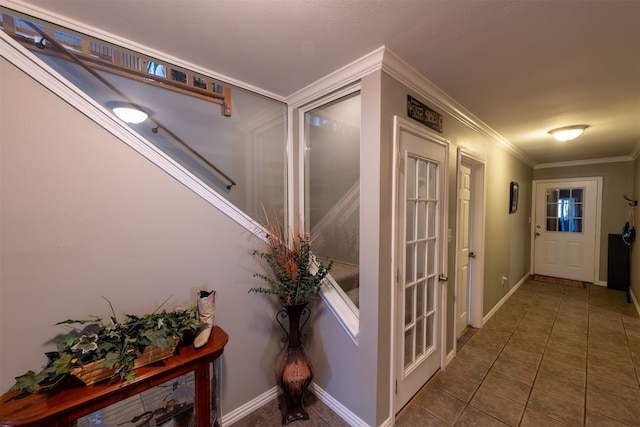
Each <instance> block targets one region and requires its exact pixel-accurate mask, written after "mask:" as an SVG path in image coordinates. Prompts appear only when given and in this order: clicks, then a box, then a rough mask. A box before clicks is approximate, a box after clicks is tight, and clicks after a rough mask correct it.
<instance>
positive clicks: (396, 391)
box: [396, 380, 398, 394]
mask: <svg viewBox="0 0 640 427" xmlns="http://www.w3.org/2000/svg"><path fill="white" fill-rule="evenodd" d="M396 394H398V380H396Z"/></svg>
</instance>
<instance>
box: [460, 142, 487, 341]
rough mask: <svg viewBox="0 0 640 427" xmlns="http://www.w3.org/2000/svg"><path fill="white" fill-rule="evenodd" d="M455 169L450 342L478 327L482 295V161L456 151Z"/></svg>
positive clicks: (480, 324)
mask: <svg viewBox="0 0 640 427" xmlns="http://www.w3.org/2000/svg"><path fill="white" fill-rule="evenodd" d="M457 170H458V174H457V185H456V188H457V208H456V242H455V245H456V260H455V271H456V286H455V291H456V295H455V302H454V310H455V319H456V323H455V328H454V336H453V342H454V343H455V342H456V341H457V339H458V338H460V336H461V335H462V334H463V333H464V331H465V329H466V328H467V326H472V327H475V328H480V327H482V305H483V292H484V255H483V254H484V162H483V161H481V160H478V159H476V158H475V157H473V156H472V155H470V154H468V153H465V152H463V151H462V150H461V149H458V158H457Z"/></svg>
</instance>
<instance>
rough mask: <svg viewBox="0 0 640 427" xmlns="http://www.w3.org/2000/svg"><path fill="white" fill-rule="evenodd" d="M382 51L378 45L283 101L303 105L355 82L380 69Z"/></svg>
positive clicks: (383, 49) (294, 106) (293, 105)
mask: <svg viewBox="0 0 640 427" xmlns="http://www.w3.org/2000/svg"><path fill="white" fill-rule="evenodd" d="M384 51H385V47H384V46H381V47H379V48H378V49H376V50H374V51H372V52H370V53H368V54H366V55H364V56H362V57H360V58H359V59H356V60H355V61H353V62H351V63H349V64H347V65H345V66H344V67H342V68H340V69H338V70H336V71H334V72H333V73H331V74H329V75H327V76H325V77H323V78H321V79H320V80H316V81H315V82H314V83H311V84H310V85H308V86H306V87H304V88H302V89H300V90H299V91H297V92H294V93H292V94H291V95H289V96H288V97H287V98H286V101H285V102H286V103H287V104H288V105H289V107H291V108H299V107H303V106H305V105H306V104H309V103H311V102H314V101H316V100H317V99H318V98H322V97H324V96H326V95H328V94H330V93H332V92H334V91H337V90H339V89H342V88H343V87H344V86H347V85H350V84H352V83H354V82H357V81H358V80H360V79H362V77H364V76H366V75H368V74H371V73H373V72H375V71H377V70H380V69H381V67H382V59H383V56H384Z"/></svg>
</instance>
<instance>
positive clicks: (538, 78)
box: [2, 0, 640, 164]
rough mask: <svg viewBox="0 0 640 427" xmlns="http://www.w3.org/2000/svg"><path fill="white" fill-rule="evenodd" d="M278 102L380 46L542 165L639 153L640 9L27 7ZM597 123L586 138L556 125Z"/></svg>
mask: <svg viewBox="0 0 640 427" xmlns="http://www.w3.org/2000/svg"><path fill="white" fill-rule="evenodd" d="M2 3H3V4H5V5H7V6H8V7H12V5H19V6H21V7H22V8H23V9H24V8H25V7H27V8H30V7H35V8H36V9H35V10H38V11H48V12H50V13H51V14H53V15H54V16H61V17H65V18H66V19H68V20H71V21H76V22H81V23H83V24H85V25H88V26H92V27H95V28H97V29H100V30H101V31H104V32H108V33H111V34H114V35H117V36H119V37H122V38H125V39H128V40H132V41H134V42H136V43H137V44H141V45H144V46H147V47H149V48H151V49H153V50H157V51H161V52H164V53H166V54H168V55H170V56H174V57H177V58H180V59H182V60H184V61H186V62H190V63H193V64H197V65H198V66H201V67H202V68H205V69H210V70H214V71H215V72H216V73H218V74H220V75H224V76H229V77H230V78H233V80H234V81H236V82H243V83H246V84H248V85H250V86H252V87H255V88H260V89H261V90H262V91H265V92H267V93H270V94H273V95H275V96H277V97H279V98H286V97H287V96H288V95H291V94H293V93H295V92H296V91H298V90H300V89H302V88H304V87H306V86H307V85H309V84H311V83H313V82H314V81H316V80H318V79H320V78H321V77H324V76H326V75H327V74H329V73H331V72H333V71H335V70H336V69H338V68H341V67H343V66H345V65H347V64H349V63H350V62H352V61H354V60H356V59H358V58H360V57H361V56H363V55H365V54H367V53H369V52H371V51H373V50H374V49H376V48H378V47H380V46H382V45H385V46H387V47H388V48H389V49H390V50H391V51H393V52H394V53H395V54H396V55H397V56H399V57H400V58H402V59H403V60H404V61H406V62H407V63H408V64H410V65H411V66H412V67H413V68H415V69H416V70H417V71H418V72H420V73H421V74H422V75H423V76H425V77H426V78H427V79H429V80H430V81H432V82H433V83H434V84H435V85H437V86H438V87H440V88H441V89H442V90H444V91H445V92H446V93H447V94H448V95H450V96H451V97H452V98H454V99H455V100H456V101H458V102H459V103H460V104H462V105H463V106H465V107H466V108H467V109H468V110H469V111H471V112H472V113H473V114H474V115H475V116H476V117H478V118H479V119H480V120H482V121H483V122H484V123H486V124H487V125H488V126H490V127H491V128H493V129H494V130H495V131H496V132H498V133H499V134H501V135H502V136H503V137H504V138H505V139H507V140H509V141H510V142H511V143H512V144H513V145H515V146H516V147H518V148H519V149H520V150H521V151H522V152H524V153H525V154H526V156H528V157H529V158H530V159H531V160H532V162H533V163H537V164H539V163H549V162H566V161H574V160H587V159H598V158H608V157H624V156H631V155H635V154H637V151H638V145H639V144H640V1H637V0H630V1H626V0H625V1H617V0H600V1H589V0H582V1H544V0H539V1H535V0H532V1H496V0H485V1H471V0H469V1H460V0H447V1H431V0H415V1H412V0H371V1H366V0H315V1H307V0H269V1H266V0H208V1H207V0H180V1H178V0H153V1H152V0H138V1H132V0H91V1H89V0H85V1H72V0H29V1H26V2H17V1H11V0H5V1H2ZM574 124H588V125H589V126H590V127H589V128H588V129H587V131H586V132H585V133H584V134H583V135H582V136H581V137H579V138H578V139H577V140H574V141H572V142H566V143H557V142H555V141H554V140H553V139H552V138H551V137H550V136H549V135H548V134H547V131H548V130H549V129H553V128H556V127H560V126H566V125H574Z"/></svg>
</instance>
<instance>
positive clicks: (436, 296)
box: [394, 120, 447, 412]
mask: <svg viewBox="0 0 640 427" xmlns="http://www.w3.org/2000/svg"><path fill="white" fill-rule="evenodd" d="M398 122H399V123H401V124H400V125H398V126H397V132H396V138H397V143H398V147H399V160H400V162H399V173H398V181H397V182H398V192H397V195H398V196H397V197H398V199H397V206H398V229H397V230H398V231H397V236H398V238H397V250H396V252H397V255H396V258H397V266H398V271H397V273H398V274H397V283H396V303H397V305H396V307H397V309H396V314H397V318H396V333H395V336H396V337H397V339H396V355H395V359H396V381H397V382H396V398H395V405H394V406H395V410H396V412H397V411H399V410H400V409H401V408H402V407H403V406H404V405H405V404H406V403H407V402H408V401H409V400H410V399H411V397H412V396H413V395H415V394H416V393H417V392H418V390H420V388H421V387H422V386H423V385H424V384H425V383H426V382H427V381H428V380H429V378H430V377H431V376H432V375H433V374H434V373H435V372H436V371H437V370H438V369H439V368H440V364H441V356H442V355H441V351H442V350H441V349H442V342H441V339H442V334H441V321H442V319H441V317H442V316H441V314H442V313H441V304H442V301H441V298H442V289H441V282H440V279H441V273H442V271H441V265H442V260H443V258H442V257H443V249H442V248H443V241H442V236H443V221H444V208H445V203H444V200H445V198H444V191H445V186H444V183H445V170H446V166H447V161H446V160H447V146H446V145H445V144H444V143H442V142H439V141H438V140H437V139H436V138H434V137H431V136H430V135H429V134H427V133H426V132H425V131H424V130H422V129H421V128H420V127H418V126H411V125H410V124H408V123H404V121H402V122H401V121H400V120H398ZM402 123H404V124H402Z"/></svg>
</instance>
